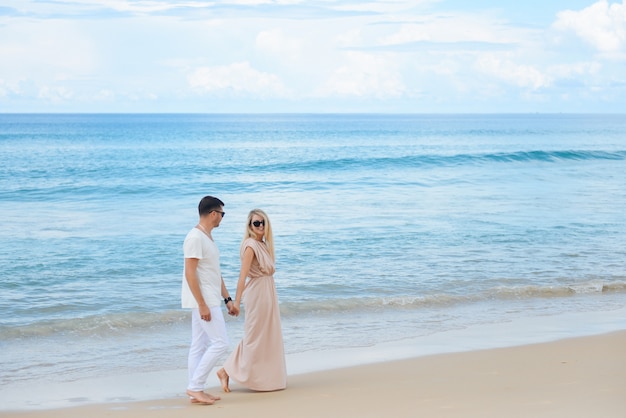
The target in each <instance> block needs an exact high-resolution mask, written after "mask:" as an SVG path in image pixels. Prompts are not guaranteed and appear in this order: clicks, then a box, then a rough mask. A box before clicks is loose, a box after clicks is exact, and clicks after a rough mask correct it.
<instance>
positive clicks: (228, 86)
mask: <svg viewBox="0 0 626 418" xmlns="http://www.w3.org/2000/svg"><path fill="white" fill-rule="evenodd" d="M187 81H188V82H189V85H190V86H191V87H192V88H194V89H198V90H200V91H202V92H205V93H224V92H230V93H236V94H238V95H253V96H257V97H285V96H286V95H287V90H286V88H285V86H284V85H283V83H282V82H281V81H280V79H279V78H278V77H277V76H276V75H274V74H269V73H264V72H261V71H258V70H255V69H254V68H252V67H251V66H250V63H248V62H237V63H233V64H230V65H224V66H216V67H201V68H198V69H196V70H195V71H194V72H193V73H192V74H190V75H189V76H188V77H187Z"/></svg>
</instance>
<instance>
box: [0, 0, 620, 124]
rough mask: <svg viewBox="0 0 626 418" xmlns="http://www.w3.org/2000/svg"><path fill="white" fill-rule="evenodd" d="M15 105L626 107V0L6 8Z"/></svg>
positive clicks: (126, 2)
mask: <svg viewBox="0 0 626 418" xmlns="http://www.w3.org/2000/svg"><path fill="white" fill-rule="evenodd" d="M0 112H396V113H397V112H401V113H405V112H408V113H470V112H620V113H621V112H626V0H622V1H621V2H619V1H593V0H541V1H539V0H526V1H520V0H516V1H508V2H507V1H501V0H500V1H496V0H450V1H448V0H439V1H437V0H371V1H357V0H213V1H203V0H0Z"/></svg>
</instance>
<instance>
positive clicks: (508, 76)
mask: <svg viewBox="0 0 626 418" xmlns="http://www.w3.org/2000/svg"><path fill="white" fill-rule="evenodd" d="M476 69H477V70H478V71H480V72H482V73H485V74H487V75H491V76H494V77H497V78H498V79H500V80H503V81H505V82H507V83H508V84H511V85H515V86H518V87H522V88H529V89H532V90H537V89H540V88H543V87H549V86H550V85H551V84H552V79H551V77H549V76H548V75H546V74H543V73H542V72H541V71H539V70H538V69H536V68H535V67H533V66H530V65H520V64H517V63H514V62H513V61H511V60H504V59H501V58H498V57H496V56H494V55H491V54H486V55H483V56H482V57H480V58H479V59H478V60H477V62H476Z"/></svg>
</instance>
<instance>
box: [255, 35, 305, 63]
mask: <svg viewBox="0 0 626 418" xmlns="http://www.w3.org/2000/svg"><path fill="white" fill-rule="evenodd" d="M256 46H257V48H258V49H259V50H261V51H264V52H266V53H269V54H271V55H274V56H277V57H278V58H280V59H284V60H288V61H295V60H297V59H298V58H299V57H300V55H301V51H302V42H301V41H300V40H299V39H297V38H295V37H293V36H287V35H286V34H285V33H284V32H283V30H282V29H280V28H275V29H271V30H265V31H262V32H261V33H259V34H258V35H257V37H256Z"/></svg>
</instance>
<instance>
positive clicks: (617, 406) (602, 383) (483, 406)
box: [0, 331, 626, 418]
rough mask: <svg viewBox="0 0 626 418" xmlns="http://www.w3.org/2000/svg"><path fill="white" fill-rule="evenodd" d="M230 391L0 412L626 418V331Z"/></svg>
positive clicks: (67, 417) (137, 417)
mask: <svg viewBox="0 0 626 418" xmlns="http://www.w3.org/2000/svg"><path fill="white" fill-rule="evenodd" d="M231 388H232V389H233V391H232V392H231V393H228V394H224V393H222V391H221V389H220V388H212V389H210V390H209V392H211V393H212V394H214V395H215V394H219V395H220V396H221V397H222V400H220V401H218V402H217V403H216V404H215V405H212V406H199V405H192V404H190V403H189V400H188V399H187V398H185V397H184V396H182V395H181V396H180V397H178V398H173V399H160V400H154V401H149V402H146V401H143V402H133V403H125V404H100V405H88V406H80V407H75V408H67V409H56V410H37V411H17V412H7V411H3V412H0V417H9V416H11V417H21V418H31V417H46V418H74V417H75V418H79V417H80V418H84V417H89V418H104V417H115V418H130V417H133V418H144V417H145V418H148V417H150V418H158V417H163V418H174V417H176V418H178V417H208V416H210V417H230V418H232V417H257V418H276V417H289V418H296V417H359V418H362V417H384V418H399V417H481V418H484V417H498V418H503V417H507V418H508V417H533V418H535V417H551V418H553V417H568V418H573V417H589V418H595V417H598V418H613V417H615V418H624V417H626V331H619V332H615V333H611V334H607V335H599V336H590V337H583V338H573V339H567V340H561V341H556V342H550V343H542V344H534V345H526V346H520V347H511V348H498V349H492V350H481V351H472V352H464V353H452V354H441V355H433V356H425V357H419V358H414V359H409V360H401V361H392V362H385V363H378V364H369V365H363V366H357V367H350V368H345V369H336V370H330V371H322V372H315V373H308V374H301V375H295V376H290V377H289V387H288V388H287V389H286V390H284V391H281V392H273V393H254V392H251V391H248V390H246V389H243V388H241V387H239V386H237V385H236V384H233V385H232V386H231ZM33 396H37V395H36V394H33Z"/></svg>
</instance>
